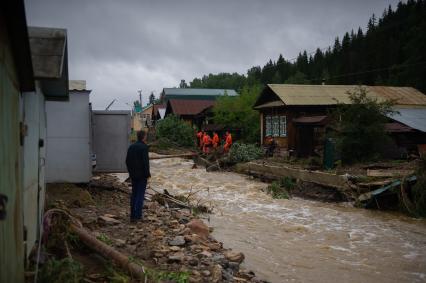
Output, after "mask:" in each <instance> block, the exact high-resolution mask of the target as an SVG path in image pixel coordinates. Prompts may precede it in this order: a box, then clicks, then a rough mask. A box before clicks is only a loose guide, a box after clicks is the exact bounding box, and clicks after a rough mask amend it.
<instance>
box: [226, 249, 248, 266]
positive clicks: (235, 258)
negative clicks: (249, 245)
mask: <svg viewBox="0 0 426 283" xmlns="http://www.w3.org/2000/svg"><path fill="white" fill-rule="evenodd" d="M224 255H225V257H226V259H228V260H229V261H232V262H238V263H242V262H243V260H244V254H243V253H240V252H234V251H226V252H225V253H224Z"/></svg>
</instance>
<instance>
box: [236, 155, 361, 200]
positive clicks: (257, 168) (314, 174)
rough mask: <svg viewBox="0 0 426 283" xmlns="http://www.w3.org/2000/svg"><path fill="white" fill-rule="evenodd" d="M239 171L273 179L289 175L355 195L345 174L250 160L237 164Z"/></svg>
mask: <svg viewBox="0 0 426 283" xmlns="http://www.w3.org/2000/svg"><path fill="white" fill-rule="evenodd" d="M236 169H237V172H244V173H246V174H249V175H257V176H265V177H269V178H271V179H280V178H284V177H289V178H293V179H298V180H301V181H303V182H309V183H314V184H318V185H321V186H326V187H332V188H335V189H337V190H338V191H340V192H341V193H343V194H345V195H347V196H350V197H353V193H352V186H353V184H351V183H350V182H349V180H348V177H347V176H345V175H336V174H331V173H326V172H320V171H309V170H305V169H298V168H291V167H287V166H276V165H267V164H259V163H255V162H248V163H243V164H237V165H236Z"/></svg>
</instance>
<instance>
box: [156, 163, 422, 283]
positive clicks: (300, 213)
mask: <svg viewBox="0 0 426 283" xmlns="http://www.w3.org/2000/svg"><path fill="white" fill-rule="evenodd" d="M192 165H193V163H192V161H188V160H185V159H181V158H173V159H166V160H153V161H151V166H152V175H153V177H152V180H151V185H152V186H153V187H154V188H161V189H163V188H165V189H168V190H170V191H171V192H172V193H187V192H188V191H189V190H191V188H192V190H200V192H199V193H198V194H199V196H201V197H203V198H204V199H205V200H209V201H211V202H212V204H213V206H214V209H215V213H214V214H213V215H211V216H210V225H212V226H213V227H214V228H215V230H214V233H213V235H214V236H215V237H216V238H217V239H218V240H220V241H222V242H224V243H225V246H227V247H230V248H233V249H235V250H238V251H242V252H243V253H244V254H245V255H246V260H245V265H246V266H247V268H248V269H252V270H254V271H255V272H256V274H257V275H258V276H259V277H260V278H263V279H266V280H269V281H271V282H286V281H293V282H328V281H333V280H334V281H337V282H342V281H344V282H378V281H382V282H424V281H425V280H426V271H425V270H426V221H425V220H417V219H412V218H408V217H405V216H401V215H397V214H391V213H384V212H379V211H368V210H362V209H357V208H352V207H350V206H348V205H345V204H332V203H321V202H316V201H308V200H304V199H298V198H293V199H291V200H275V199H272V198H271V197H270V196H268V195H266V194H265V193H263V192H262V191H261V189H263V188H265V187H266V184H265V183H261V182H258V181H255V180H251V179H250V178H248V177H247V176H243V175H239V174H235V173H230V172H226V173H223V172H206V171H205V169H191V168H192Z"/></svg>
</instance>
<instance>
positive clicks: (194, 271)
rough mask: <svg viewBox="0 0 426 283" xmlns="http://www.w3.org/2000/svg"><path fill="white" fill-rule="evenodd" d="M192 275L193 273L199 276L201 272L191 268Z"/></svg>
mask: <svg viewBox="0 0 426 283" xmlns="http://www.w3.org/2000/svg"><path fill="white" fill-rule="evenodd" d="M191 273H192V275H195V276H200V275H201V274H200V272H199V271H197V270H192V272H191Z"/></svg>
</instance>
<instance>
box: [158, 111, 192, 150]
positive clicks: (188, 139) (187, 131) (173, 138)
mask: <svg viewBox="0 0 426 283" xmlns="http://www.w3.org/2000/svg"><path fill="white" fill-rule="evenodd" d="M156 132H157V138H158V139H162V140H168V141H170V143H171V144H174V145H177V146H193V145H194V130H193V129H192V127H191V126H190V125H189V124H187V123H185V122H184V121H183V120H181V119H179V118H178V117H176V116H174V115H169V116H167V117H166V118H164V119H163V120H160V121H159V122H158V123H157V126H156Z"/></svg>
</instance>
